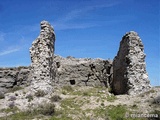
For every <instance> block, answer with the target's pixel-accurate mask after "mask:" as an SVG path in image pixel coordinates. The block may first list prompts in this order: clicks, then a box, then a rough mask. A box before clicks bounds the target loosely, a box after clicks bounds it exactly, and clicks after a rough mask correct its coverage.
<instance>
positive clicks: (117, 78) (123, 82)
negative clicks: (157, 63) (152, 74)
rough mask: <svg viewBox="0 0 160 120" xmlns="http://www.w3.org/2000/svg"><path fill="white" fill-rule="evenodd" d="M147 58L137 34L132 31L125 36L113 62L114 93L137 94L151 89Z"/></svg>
mask: <svg viewBox="0 0 160 120" xmlns="http://www.w3.org/2000/svg"><path fill="white" fill-rule="evenodd" d="M145 56H146V55H145V54H144V46H143V44H142V41H141V39H140V37H139V36H138V34H137V33H136V32H133V31H131V32H129V33H127V34H126V35H125V36H123V38H122V41H121V42H120V48H119V51H118V54H117V56H116V57H115V58H114V60H113V81H112V84H111V86H112V91H113V93H115V94H126V93H128V94H136V93H138V92H141V91H143V90H144V89H146V88H149V87H150V83H149V79H148V75H147V72H146V65H145Z"/></svg>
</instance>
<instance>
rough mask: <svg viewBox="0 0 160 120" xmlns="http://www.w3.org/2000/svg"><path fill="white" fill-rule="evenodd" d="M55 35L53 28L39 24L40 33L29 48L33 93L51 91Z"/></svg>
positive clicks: (45, 22) (46, 24)
mask: <svg viewBox="0 0 160 120" xmlns="http://www.w3.org/2000/svg"><path fill="white" fill-rule="evenodd" d="M54 42H55V34H54V30H53V27H52V26H51V25H50V24H49V23H48V22H47V21H42V22H41V32H40V35H39V36H38V38H37V39H36V40H35V41H34V42H33V43H32V46H31V48H30V55H31V61H32V63H31V67H32V88H33V91H37V90H38V89H41V90H43V91H45V92H46V93H48V92H50V91H52V88H53V86H52V84H53V80H54V77H55V70H54V69H55V68H54V64H53V57H54Z"/></svg>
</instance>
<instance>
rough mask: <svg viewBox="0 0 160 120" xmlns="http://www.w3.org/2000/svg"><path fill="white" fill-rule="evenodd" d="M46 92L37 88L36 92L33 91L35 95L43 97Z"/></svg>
mask: <svg viewBox="0 0 160 120" xmlns="http://www.w3.org/2000/svg"><path fill="white" fill-rule="evenodd" d="M45 95H46V93H45V92H44V91H43V90H38V91H37V92H36V93H35V96H36V97H43V96H45Z"/></svg>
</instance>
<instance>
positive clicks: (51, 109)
mask: <svg viewBox="0 0 160 120" xmlns="http://www.w3.org/2000/svg"><path fill="white" fill-rule="evenodd" d="M37 110H38V112H39V113H40V114H43V115H54V113H55V105H54V104H49V103H48V104H44V105H40V106H38V108H37Z"/></svg>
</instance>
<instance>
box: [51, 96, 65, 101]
mask: <svg viewBox="0 0 160 120" xmlns="http://www.w3.org/2000/svg"><path fill="white" fill-rule="evenodd" d="M61 99H62V98H61V97H60V96H59V95H54V96H52V97H51V98H50V100H51V102H58V101H60V100H61Z"/></svg>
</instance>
